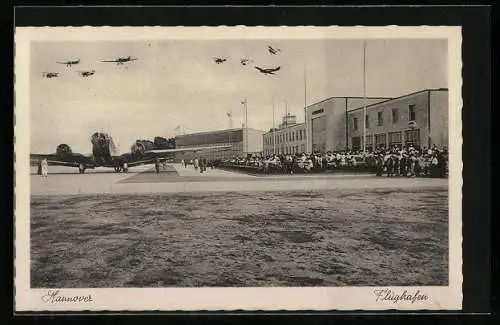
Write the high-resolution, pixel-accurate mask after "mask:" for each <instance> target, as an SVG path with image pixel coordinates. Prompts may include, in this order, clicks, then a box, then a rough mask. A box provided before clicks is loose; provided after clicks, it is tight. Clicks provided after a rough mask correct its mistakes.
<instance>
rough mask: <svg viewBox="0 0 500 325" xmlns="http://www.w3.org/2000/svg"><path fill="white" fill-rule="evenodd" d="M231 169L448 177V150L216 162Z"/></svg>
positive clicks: (255, 157)
mask: <svg viewBox="0 0 500 325" xmlns="http://www.w3.org/2000/svg"><path fill="white" fill-rule="evenodd" d="M217 164H218V165H220V166H221V167H225V168H232V169H247V170H253V171H255V172H259V173H265V174H271V173H288V174H293V173H311V172H324V171H327V170H346V171H347V170H351V171H354V170H358V171H366V172H373V173H376V175H378V176H382V175H387V176H389V177H392V176H407V177H446V175H447V173H448V150H447V148H446V147H443V148H437V147H436V146H432V147H431V148H427V147H418V146H411V145H409V146H405V147H399V146H392V147H390V148H385V147H379V148H376V149H375V150H374V151H373V150H367V151H366V152H361V151H356V150H353V151H328V152H324V153H322V152H314V153H312V154H309V155H307V154H305V153H301V154H279V155H269V156H263V155H248V156H247V157H235V158H232V159H224V160H220V161H218V162H217Z"/></svg>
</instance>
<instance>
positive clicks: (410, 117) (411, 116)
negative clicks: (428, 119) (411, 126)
mask: <svg viewBox="0 0 500 325" xmlns="http://www.w3.org/2000/svg"><path fill="white" fill-rule="evenodd" d="M408 121H415V105H414V104H411V105H408Z"/></svg>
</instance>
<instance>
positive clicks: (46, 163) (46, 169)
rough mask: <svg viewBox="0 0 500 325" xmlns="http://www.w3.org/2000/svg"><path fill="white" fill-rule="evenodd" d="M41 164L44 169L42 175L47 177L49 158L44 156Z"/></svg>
mask: <svg viewBox="0 0 500 325" xmlns="http://www.w3.org/2000/svg"><path fill="white" fill-rule="evenodd" d="M40 165H41V169H42V177H47V176H48V175H49V163H48V162H47V158H43V159H42V161H41V163H40Z"/></svg>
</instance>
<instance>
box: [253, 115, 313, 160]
mask: <svg viewBox="0 0 500 325" xmlns="http://www.w3.org/2000/svg"><path fill="white" fill-rule="evenodd" d="M263 142H264V152H263V154H264V156H269V155H273V154H276V155H280V154H295V153H303V152H306V128H305V124H304V123H297V117H296V116H295V115H290V114H287V115H285V116H283V120H282V122H281V124H280V125H279V126H278V128H276V129H272V130H270V131H269V132H266V133H265V134H264V135H263Z"/></svg>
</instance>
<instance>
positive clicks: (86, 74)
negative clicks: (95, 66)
mask: <svg viewBox="0 0 500 325" xmlns="http://www.w3.org/2000/svg"><path fill="white" fill-rule="evenodd" d="M78 73H79V74H80V76H82V77H90V76H91V75H93V74H94V73H95V70H90V71H78Z"/></svg>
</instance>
